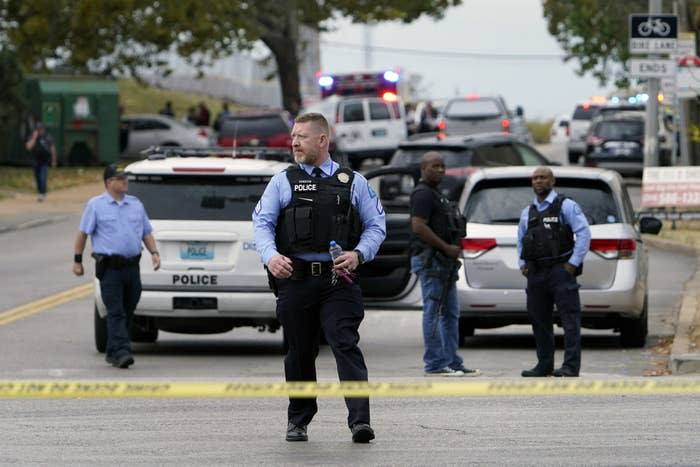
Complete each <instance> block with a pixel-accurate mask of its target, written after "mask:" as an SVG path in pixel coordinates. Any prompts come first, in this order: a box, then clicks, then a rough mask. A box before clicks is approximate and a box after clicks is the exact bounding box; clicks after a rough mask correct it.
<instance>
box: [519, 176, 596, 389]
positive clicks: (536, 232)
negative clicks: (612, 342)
mask: <svg viewBox="0 0 700 467" xmlns="http://www.w3.org/2000/svg"><path fill="white" fill-rule="evenodd" d="M554 181H555V180H554V174H553V173H552V171H551V170H550V169H549V168H547V167H539V168H537V169H535V171H534V172H533V174H532V188H533V190H534V192H535V195H536V197H535V200H534V201H533V202H532V204H531V205H530V206H528V207H526V208H525V209H523V212H522V214H521V215H520V224H519V225H518V254H519V256H520V270H521V271H522V273H523V275H524V276H525V277H527V314H528V317H529V318H530V323H531V324H532V331H533V333H534V335H535V345H536V347H537V365H535V367H534V368H532V369H529V370H523V372H522V376H524V377H531V376H549V375H554V376H569V377H576V376H578V374H579V371H580V369H581V301H580V299H579V293H578V289H579V285H578V283H577V282H576V276H578V275H579V274H580V273H581V270H582V267H583V257H584V256H585V255H586V253H587V252H588V246H589V244H590V241H591V232H590V229H589V227H588V221H587V220H586V216H585V215H584V214H583V212H582V211H581V208H580V207H579V205H578V204H577V203H576V202H575V201H574V200H572V199H570V198H567V197H565V196H562V195H559V194H557V192H556V191H554V189H553V187H554ZM574 235H575V237H574ZM553 304H556V305H557V311H558V312H559V317H560V319H561V323H562V327H563V328H564V363H563V364H562V366H561V368H558V369H556V370H554V349H555V346H554V330H553V320H552V313H553V308H552V306H553Z"/></svg>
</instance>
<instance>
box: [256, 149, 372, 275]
mask: <svg viewBox="0 0 700 467" xmlns="http://www.w3.org/2000/svg"><path fill="white" fill-rule="evenodd" d="M299 167H301V169H302V170H304V171H305V172H306V173H307V174H309V175H311V171H312V170H313V168H314V166H312V165H308V164H299ZM319 167H320V169H321V171H322V172H323V173H322V175H321V176H322V177H324V178H325V177H330V176H331V175H333V174H334V173H335V171H336V170H338V169H339V168H340V164H338V163H336V162H334V161H333V160H332V159H331V158H330V157H328V159H326V161H325V162H324V163H323V164H321V165H320V166H319ZM351 199H352V204H353V206H355V207H356V208H357V210H358V211H359V214H360V220H361V221H362V227H363V230H362V235H361V237H360V242H359V243H358V244H357V245H341V246H342V247H343V248H345V249H346V250H351V249H352V250H360V251H361V252H362V254H363V256H364V257H365V261H371V260H372V259H373V258H374V256H375V255H376V254H377V251H378V250H379V246H380V245H381V244H382V242H383V241H384V238H385V237H386V219H385V214H384V208H383V207H382V203H381V201H380V200H379V197H378V196H377V194H376V193H375V192H374V190H372V187H370V186H369V183H368V182H367V179H366V178H365V177H363V176H362V175H361V174H359V173H357V172H355V176H354V177H353V181H352V186H351ZM291 201H292V187H291V186H290V185H289V180H288V179H287V173H286V172H285V171H282V172H280V173H278V174H275V176H273V177H272V179H271V180H270V183H269V184H268V185H267V187H266V188H265V192H264V193H263V195H262V197H261V198H260V201H258V204H257V206H255V209H254V210H253V229H254V235H255V237H254V238H255V248H256V250H257V251H258V253H259V254H260V258H261V259H262V262H263V264H265V265H267V264H268V263H269V262H270V259H271V258H272V257H273V256H275V255H277V254H279V252H278V251H277V247H276V246H275V227H276V226H277V218H278V217H279V215H280V212H281V211H282V209H284V208H285V207H286V206H287V205H289V203H290V202H291ZM295 257H297V258H299V259H303V260H305V261H330V259H331V255H330V254H329V253H327V252H323V253H302V254H298V255H296V256H295Z"/></svg>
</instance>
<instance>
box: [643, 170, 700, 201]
mask: <svg viewBox="0 0 700 467" xmlns="http://www.w3.org/2000/svg"><path fill="white" fill-rule="evenodd" d="M691 206H693V207H695V206H700V167H647V168H645V169H644V176H643V178H642V200H641V207H642V208H665V207H691Z"/></svg>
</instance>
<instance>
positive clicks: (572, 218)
mask: <svg viewBox="0 0 700 467" xmlns="http://www.w3.org/2000/svg"><path fill="white" fill-rule="evenodd" d="M557 196H558V195H557V192H556V191H554V190H552V191H550V192H549V195H547V198H545V200H544V201H542V202H541V203H540V202H539V200H538V199H537V197H536V196H535V199H534V201H533V202H532V204H534V205H535V208H536V209H537V212H542V211H544V210H545V209H547V208H548V207H549V206H550V205H551V204H552V203H553V202H554V200H555V199H556V197H557ZM529 212H530V206H528V207H526V208H525V209H523V212H522V213H521V214H520V224H518V263H519V264H520V267H523V266H525V261H523V259H522V258H521V256H522V252H523V237H524V236H525V232H527V219H528V213H529ZM561 217H562V220H563V221H564V223H565V224H567V225H569V227H571V230H572V231H573V232H574V234H575V239H576V240H575V242H574V251H573V253H572V254H571V258H569V261H568V262H569V263H571V264H572V265H573V266H576V267H578V266H580V265H581V263H583V257H584V256H586V253H587V252H588V247H589V246H590V243H591V230H590V229H589V228H588V221H587V220H586V216H585V214H583V211H581V207H579V205H578V203H576V201H574V200H572V199H569V198H566V199H565V200H564V202H562V203H561Z"/></svg>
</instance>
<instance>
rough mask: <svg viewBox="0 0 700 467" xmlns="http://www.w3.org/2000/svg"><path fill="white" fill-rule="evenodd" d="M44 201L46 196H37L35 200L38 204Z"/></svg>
mask: <svg viewBox="0 0 700 467" xmlns="http://www.w3.org/2000/svg"><path fill="white" fill-rule="evenodd" d="M45 199H46V195H39V197H38V198H37V199H36V200H37V201H39V202H40V203H41V202H43V201H44V200H45Z"/></svg>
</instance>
